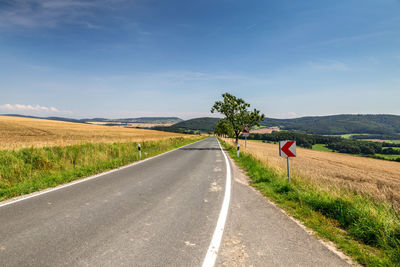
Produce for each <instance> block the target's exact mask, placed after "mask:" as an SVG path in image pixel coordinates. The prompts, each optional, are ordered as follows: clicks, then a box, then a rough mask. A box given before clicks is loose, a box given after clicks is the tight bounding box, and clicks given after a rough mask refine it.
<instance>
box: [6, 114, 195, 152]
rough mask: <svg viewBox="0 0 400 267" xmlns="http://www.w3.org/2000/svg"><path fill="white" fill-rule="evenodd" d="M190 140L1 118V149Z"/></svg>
mask: <svg viewBox="0 0 400 267" xmlns="http://www.w3.org/2000/svg"><path fill="white" fill-rule="evenodd" d="M180 136H181V137H189V135H183V134H178V133H168V132H160V131H153V130H144V129H130V128H121V127H113V126H98V125H89V124H80V123H72V122H62V121H52V120H42V119H31V118H22V117H11V116H0V149H3V150H4V149H6V150H14V149H19V148H23V147H45V146H67V145H72V144H80V143H88V142H106V143H111V142H131V141H134V142H138V141H152V140H161V139H166V138H172V137H180Z"/></svg>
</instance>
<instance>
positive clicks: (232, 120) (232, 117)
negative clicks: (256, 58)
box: [211, 93, 264, 142]
mask: <svg viewBox="0 0 400 267" xmlns="http://www.w3.org/2000/svg"><path fill="white" fill-rule="evenodd" d="M222 97H223V101H216V102H215V103H214V106H213V107H212V108H211V113H214V112H216V111H217V112H219V113H221V114H223V115H225V118H223V119H222V120H223V121H224V122H226V123H228V124H229V125H230V128H231V130H232V132H233V135H234V137H235V139H236V142H237V141H238V138H239V135H240V132H241V131H242V130H243V128H244V126H245V125H247V126H248V127H249V128H251V127H253V126H256V125H257V126H259V125H260V121H262V120H264V114H260V111H259V110H257V109H254V110H253V111H250V110H249V108H250V104H248V103H246V102H245V101H244V100H243V99H241V98H237V97H235V96H233V95H231V94H229V93H225V94H222ZM225 134H228V133H225Z"/></svg>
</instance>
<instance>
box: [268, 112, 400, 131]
mask: <svg viewBox="0 0 400 267" xmlns="http://www.w3.org/2000/svg"><path fill="white" fill-rule="evenodd" d="M261 125H263V126H266V127H273V126H279V127H280V128H281V129H282V130H291V131H299V132H304V133H310V134H326V135H328V134H331V135H338V134H354V133H360V134H396V133H400V116H398V115H333V116H317V117H302V118H296V119H271V118H267V119H265V120H264V121H263V122H261Z"/></svg>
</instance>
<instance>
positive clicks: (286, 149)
mask: <svg viewBox="0 0 400 267" xmlns="http://www.w3.org/2000/svg"><path fill="white" fill-rule="evenodd" d="M279 156H281V157H284V158H290V157H296V141H289V140H287V141H279Z"/></svg>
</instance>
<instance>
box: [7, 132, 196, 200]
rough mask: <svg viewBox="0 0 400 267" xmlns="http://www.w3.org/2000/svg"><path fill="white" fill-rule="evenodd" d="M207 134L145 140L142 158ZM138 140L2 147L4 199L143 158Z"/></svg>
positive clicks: (193, 140)
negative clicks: (13, 147)
mask: <svg viewBox="0 0 400 267" xmlns="http://www.w3.org/2000/svg"><path fill="white" fill-rule="evenodd" d="M200 139H203V137H191V138H183V137H177V138H170V139H163V140H159V141H146V142H141V148H142V159H145V158H148V157H152V156H155V155H157V154H160V153H163V152H166V151H168V150H172V149H174V148H178V147H181V146H183V145H186V144H189V143H193V142H195V141H198V140H200ZM137 147H138V143H137V142H125V143H85V144H79V145H71V146H53V147H42V148H34V147H32V148H23V149H19V150H0V201H2V200H5V199H9V198H13V197H16V196H20V195H23V194H28V193H32V192H35V191H38V190H41V189H45V188H49V187H54V186H57V185H60V184H64V183H68V182H71V181H73V180H76V179H79V178H83V177H87V176H90V175H94V174H97V173H101V172H104V171H107V170H111V169H115V168H118V167H121V166H124V165H127V164H129V163H132V162H135V161H138V160H139V154H138V149H137Z"/></svg>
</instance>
